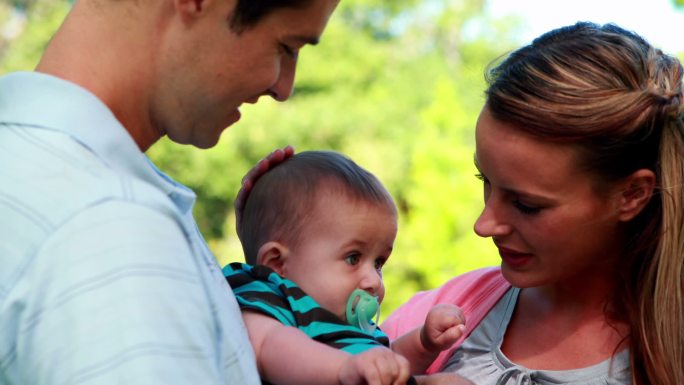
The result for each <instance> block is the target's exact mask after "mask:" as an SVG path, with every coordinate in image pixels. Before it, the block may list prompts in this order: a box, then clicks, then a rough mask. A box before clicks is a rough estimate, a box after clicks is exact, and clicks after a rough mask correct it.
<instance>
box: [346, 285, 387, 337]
mask: <svg viewBox="0 0 684 385" xmlns="http://www.w3.org/2000/svg"><path fill="white" fill-rule="evenodd" d="M379 308H380V303H379V302H378V297H376V296H373V295H371V294H370V293H368V292H367V291H365V290H361V289H354V291H353V292H352V293H351V295H350V296H349V299H348V300H347V311H346V316H347V322H349V323H350V324H351V325H353V326H356V327H358V328H360V329H361V330H364V331H366V332H369V333H372V332H373V331H375V328H377V324H378V320H379V318H380V312H379V311H378V310H379ZM374 316H375V322H372V320H373V317H374Z"/></svg>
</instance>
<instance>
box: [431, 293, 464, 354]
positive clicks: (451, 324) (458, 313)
mask: <svg viewBox="0 0 684 385" xmlns="http://www.w3.org/2000/svg"><path fill="white" fill-rule="evenodd" d="M463 333H465V315H464V314H463V310H461V308H459V307H458V306H456V305H452V304H446V303H443V304H439V305H435V307H433V308H432V309H430V312H428V315H427V317H426V318H425V325H423V329H422V330H421V331H420V342H421V343H422V344H423V347H424V348H425V350H427V351H430V352H441V351H442V350H445V349H448V348H449V347H450V346H451V345H453V344H454V343H455V342H456V341H458V339H459V338H461V336H462V335H463Z"/></svg>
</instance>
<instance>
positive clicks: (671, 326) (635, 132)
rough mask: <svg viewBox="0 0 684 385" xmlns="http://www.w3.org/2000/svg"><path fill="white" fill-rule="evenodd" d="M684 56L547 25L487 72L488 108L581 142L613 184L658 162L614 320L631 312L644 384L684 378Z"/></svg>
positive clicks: (624, 38)
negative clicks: (550, 28) (543, 31)
mask: <svg viewBox="0 0 684 385" xmlns="http://www.w3.org/2000/svg"><path fill="white" fill-rule="evenodd" d="M682 73H683V71H682V65H681V63H680V62H679V60H677V59H676V58H674V57H672V56H669V55H666V54H663V52H661V51H660V50H658V49H655V48H654V47H652V46H651V45H650V44H648V42H646V41H645V40H644V39H643V38H642V37H640V36H639V35H637V34H635V33H633V32H629V31H626V30H624V29H622V28H620V27H618V26H615V25H612V24H608V25H603V26H599V25H596V24H592V23H577V24H575V25H572V26H568V27H564V28H560V29H557V30H554V31H551V32H548V33H546V34H544V35H542V36H540V37H539V38H537V39H536V40H534V41H533V42H532V43H531V44H530V45H528V46H525V47H522V48H520V49H519V50H517V51H515V52H513V53H512V54H510V55H509V56H507V57H506V58H505V59H504V60H503V61H502V62H500V63H499V64H497V65H496V66H494V67H492V68H490V70H489V71H488V74H487V75H488V82H489V87H488V89H487V107H488V109H489V110H490V111H491V113H492V114H493V116H494V117H495V118H496V119H498V120H500V121H503V122H507V123H512V124H513V125H514V126H516V127H517V128H519V129H520V130H523V131H525V132H527V133H528V134H530V135H533V136H535V137H538V138H541V139H543V140H550V141H555V142H563V143H570V144H571V145H573V146H574V147H575V148H577V149H578V153H579V157H578V161H579V165H580V167H582V168H583V169H585V170H587V171H588V172H590V173H591V175H593V176H594V177H595V180H596V182H597V186H599V187H600V186H602V185H605V184H609V183H611V182H615V181H618V180H620V179H622V178H624V177H626V176H629V175H631V174H632V173H633V172H634V171H636V170H639V169H643V168H646V169H649V170H652V171H653V172H654V173H655V175H656V177H657V190H656V193H655V194H654V196H653V198H652V199H651V200H650V202H649V204H648V205H647V207H646V208H645V209H644V210H643V211H642V212H641V213H640V214H639V215H638V216H637V217H636V218H635V219H634V220H632V221H631V222H630V223H629V228H628V229H627V231H628V234H627V235H628V242H627V243H626V244H625V248H624V253H623V255H622V256H621V259H620V266H618V267H617V270H616V276H615V282H616V283H617V287H616V293H615V294H614V296H613V301H612V302H611V303H610V306H609V307H607V309H608V310H607V312H608V313H609V314H608V315H609V316H610V319H613V320H615V319H617V320H621V321H624V322H627V323H629V325H630V328H631V329H630V330H631V332H630V336H629V345H630V351H631V366H632V373H633V374H632V377H633V382H634V384H635V385H645V384H672V385H674V384H684V298H683V293H684V233H683V231H684V207H683V201H684V197H683V191H682V184H683V183H684V142H683V135H684V114H683V113H682V102H683V100H682V99H683V97H682Z"/></svg>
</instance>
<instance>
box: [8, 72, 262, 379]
mask: <svg viewBox="0 0 684 385" xmlns="http://www.w3.org/2000/svg"><path fill="white" fill-rule="evenodd" d="M194 201H195V195H194V193H193V192H192V191H191V190H190V189H188V188H186V187H184V186H182V185H180V184H178V183H176V182H174V181H173V180H171V179H170V178H168V177H167V176H165V175H164V174H162V173H161V172H160V171H158V170H157V169H156V168H155V167H154V166H153V165H152V163H151V162H150V161H149V160H148V159H147V157H146V156H145V155H144V154H143V153H142V152H141V151H140V150H139V149H138V147H137V145H136V144H135V142H134V141H133V140H132V138H131V137H130V136H129V134H128V133H127V131H126V130H125V129H124V127H123V126H122V125H121V124H120V123H119V122H118V121H117V120H116V119H115V117H114V116H113V114H112V113H111V111H110V110H109V109H108V108H107V107H106V106H105V105H104V104H103V103H102V102H101V101H100V100H98V99H97V98H96V97H95V96H94V95H92V94H91V93H89V92H88V91H86V90H84V89H82V88H80V87H78V86H76V85H74V84H72V83H69V82H66V81H63V80H60V79H58V78H55V77H51V76H48V75H44V74H39V73H15V74H10V75H6V76H4V77H0V384H22V385H24V384H27V385H28V384H30V385H41V384H49V385H67V384H68V385H75V384H136V385H140V384H233V385H248V384H260V381H259V376H258V374H257V370H256V366H255V363H254V352H253V351H252V348H251V346H250V345H249V341H248V338H247V335H246V330H245V327H244V324H243V323H242V319H241V317H240V310H239V308H238V306H237V303H236V301H235V298H234V297H233V294H232V292H231V291H230V288H229V287H228V285H227V283H226V281H225V279H224V277H223V274H222V272H221V269H220V267H219V266H218V264H217V263H216V260H215V259H214V257H213V255H212V254H211V252H210V251H209V249H208V248H207V245H206V243H205V242H204V240H203V239H202V237H201V235H200V234H199V232H198V230H197V225H196V224H195V221H194V219H193V217H192V206H193V204H194Z"/></svg>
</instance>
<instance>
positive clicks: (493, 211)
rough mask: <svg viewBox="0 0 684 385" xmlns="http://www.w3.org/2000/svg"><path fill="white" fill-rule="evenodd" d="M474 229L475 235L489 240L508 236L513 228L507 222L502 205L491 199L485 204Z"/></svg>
mask: <svg viewBox="0 0 684 385" xmlns="http://www.w3.org/2000/svg"><path fill="white" fill-rule="evenodd" d="M473 229H474V230H475V234H477V235H479V236H481V237H483V238H487V237H500V236H502V235H508V234H509V233H510V232H511V230H512V226H511V225H510V224H509V223H508V222H507V221H506V220H505V218H504V215H503V213H502V211H501V207H500V205H499V204H497V202H493V201H492V200H491V198H490V199H488V200H487V202H485V207H484V209H482V213H481V214H480V216H479V217H478V218H477V220H476V221H475V225H474V226H473Z"/></svg>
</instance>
